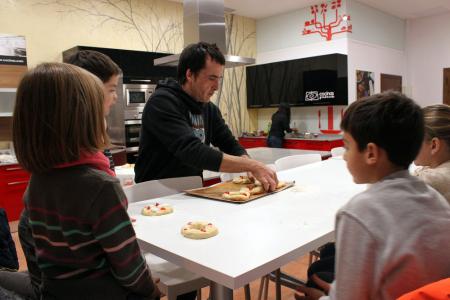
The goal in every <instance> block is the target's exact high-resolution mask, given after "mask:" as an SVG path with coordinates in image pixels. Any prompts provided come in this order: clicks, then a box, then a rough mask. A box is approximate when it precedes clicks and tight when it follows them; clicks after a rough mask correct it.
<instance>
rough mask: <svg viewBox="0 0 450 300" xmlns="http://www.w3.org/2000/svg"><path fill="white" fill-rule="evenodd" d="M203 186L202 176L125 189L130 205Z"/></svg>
mask: <svg viewBox="0 0 450 300" xmlns="http://www.w3.org/2000/svg"><path fill="white" fill-rule="evenodd" d="M202 186H203V182H202V178H201V177H200V176H188V177H176V178H166V179H159V180H150V181H145V182H140V183H137V184H135V185H131V186H127V187H124V188H123V191H124V192H125V195H126V196H127V199H128V203H133V202H138V201H143V200H147V199H152V198H158V197H164V196H168V195H173V194H177V193H179V192H182V191H184V190H189V189H195V188H199V187H202Z"/></svg>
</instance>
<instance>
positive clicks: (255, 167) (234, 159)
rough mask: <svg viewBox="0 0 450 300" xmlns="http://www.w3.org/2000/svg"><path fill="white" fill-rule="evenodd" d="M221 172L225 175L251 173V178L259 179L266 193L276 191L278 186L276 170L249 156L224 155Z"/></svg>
mask: <svg viewBox="0 0 450 300" xmlns="http://www.w3.org/2000/svg"><path fill="white" fill-rule="evenodd" d="M219 171H220V172H225V173H237V172H247V173H251V174H252V175H250V178H251V177H255V178H256V179H258V180H259V182H261V184H262V186H263V187H264V190H266V191H274V190H275V189H276V187H277V184H278V179H277V173H276V172H275V171H274V170H272V169H271V168H269V167H267V166H266V165H265V164H263V163H261V162H259V161H256V160H254V159H251V158H248V157H247V155H243V156H233V155H229V154H226V153H224V154H223V158H222V163H221V164H220V168H219Z"/></svg>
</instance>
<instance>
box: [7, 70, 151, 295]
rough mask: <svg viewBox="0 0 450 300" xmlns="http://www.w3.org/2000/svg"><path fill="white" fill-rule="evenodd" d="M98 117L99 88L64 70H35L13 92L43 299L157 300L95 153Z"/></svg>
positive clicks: (118, 196) (102, 142)
mask: <svg viewBox="0 0 450 300" xmlns="http://www.w3.org/2000/svg"><path fill="white" fill-rule="evenodd" d="M103 110H104V107H103V90H102V86H101V82H100V81H99V80H98V79H97V78H96V77H95V76H93V75H91V74H90V73H88V72H86V71H84V70H82V69H80V68H78V67H76V66H72V65H68V64H61V63H46V64H41V65H39V66H37V67H36V68H35V69H34V70H32V71H30V72H28V73H27V74H26V75H25V77H24V78H23V80H22V81H21V83H20V85H19V88H18V91H17V99H16V107H15V111H14V117H13V140H14V147H15V151H16V155H17V159H18V161H19V163H20V164H21V165H22V166H23V167H24V168H25V169H26V170H28V171H29V172H30V173H31V174H32V175H31V179H30V182H29V185H28V187H27V190H26V192H25V194H24V201H25V209H26V213H27V214H28V216H29V224H30V228H31V231H32V235H33V239H34V242H35V251H36V257H37V267H38V269H39V272H40V274H31V276H33V275H35V276H40V280H41V285H40V294H41V296H42V298H43V299H157V298H159V296H160V292H159V290H158V288H157V287H156V284H155V282H156V281H157V280H155V282H154V281H153V279H152V277H151V273H150V270H149V269H148V267H147V265H146V263H145V260H144V258H143V257H142V255H141V251H140V249H139V246H138V244H137V241H136V236H135V233H134V230H133V227H132V225H131V222H130V219H129V217H128V215H127V212H126V209H127V200H126V197H125V195H124V193H123V191H122V188H121V187H120V184H119V182H118V180H117V179H115V178H114V177H113V176H111V175H113V173H112V171H111V169H109V162H108V159H107V158H106V157H105V156H104V155H103V154H102V152H101V151H102V150H103V149H104V148H105V147H107V145H108V142H109V140H108V137H107V135H106V132H105V125H104V122H103V113H104V112H103ZM30 272H31V273H32V272H33V271H32V270H31V269H30Z"/></svg>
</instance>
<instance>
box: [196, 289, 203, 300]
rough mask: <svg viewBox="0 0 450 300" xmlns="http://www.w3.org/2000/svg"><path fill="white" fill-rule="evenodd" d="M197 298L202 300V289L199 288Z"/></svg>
mask: <svg viewBox="0 0 450 300" xmlns="http://www.w3.org/2000/svg"><path fill="white" fill-rule="evenodd" d="M197 300H202V289H198V290H197Z"/></svg>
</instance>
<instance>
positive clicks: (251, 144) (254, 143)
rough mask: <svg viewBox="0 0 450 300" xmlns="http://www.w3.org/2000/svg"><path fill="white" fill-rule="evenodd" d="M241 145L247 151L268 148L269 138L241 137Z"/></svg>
mask: <svg viewBox="0 0 450 300" xmlns="http://www.w3.org/2000/svg"><path fill="white" fill-rule="evenodd" d="M239 144H241V146H242V147H244V148H245V149H249V148H256V147H267V138H265V137H240V138H239Z"/></svg>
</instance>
